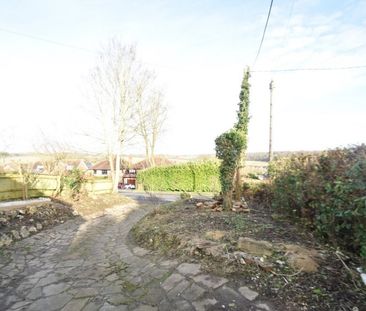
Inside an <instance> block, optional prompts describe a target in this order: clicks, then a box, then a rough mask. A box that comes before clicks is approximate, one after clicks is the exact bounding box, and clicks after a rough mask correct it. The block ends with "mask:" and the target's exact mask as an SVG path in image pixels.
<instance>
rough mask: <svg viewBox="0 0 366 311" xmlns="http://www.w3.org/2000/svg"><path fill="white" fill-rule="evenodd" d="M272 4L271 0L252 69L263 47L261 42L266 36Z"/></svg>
mask: <svg viewBox="0 0 366 311" xmlns="http://www.w3.org/2000/svg"><path fill="white" fill-rule="evenodd" d="M272 4H273V0H271V4H270V6H269V10H268V15H267V21H266V24H265V26H264V31H263V35H262V40H261V43H260V44H259V49H258V52H257V56H256V57H255V60H254V63H253V67H254V65H255V63H256V62H257V59H258V56H259V54H260V52H261V49H262V45H263V41H264V37H265V35H266V30H267V26H268V21H269V17H270V16H271V11H272Z"/></svg>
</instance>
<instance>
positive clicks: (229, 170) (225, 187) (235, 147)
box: [215, 129, 246, 209]
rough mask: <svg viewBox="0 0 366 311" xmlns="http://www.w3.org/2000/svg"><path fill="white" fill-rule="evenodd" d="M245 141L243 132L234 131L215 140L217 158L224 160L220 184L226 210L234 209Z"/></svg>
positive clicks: (221, 166)
mask: <svg viewBox="0 0 366 311" xmlns="http://www.w3.org/2000/svg"><path fill="white" fill-rule="evenodd" d="M245 139H246V138H245V136H244V135H243V134H242V133H241V132H239V131H237V130H234V129H232V130H230V131H228V132H225V133H223V134H221V135H220V136H219V137H217V138H216V140H215V143H216V156H217V158H219V159H220V160H222V162H221V164H220V183H221V189H222V196H223V200H224V202H223V205H224V209H231V207H232V192H233V188H234V176H235V172H236V169H237V168H238V165H239V161H240V157H241V154H242V151H243V148H244V146H245V142H246V140H245Z"/></svg>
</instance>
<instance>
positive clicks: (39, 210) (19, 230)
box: [0, 194, 132, 248]
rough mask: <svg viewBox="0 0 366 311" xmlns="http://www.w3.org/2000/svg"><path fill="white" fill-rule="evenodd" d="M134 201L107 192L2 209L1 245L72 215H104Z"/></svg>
mask: <svg viewBox="0 0 366 311" xmlns="http://www.w3.org/2000/svg"><path fill="white" fill-rule="evenodd" d="M130 202H132V200H130V199H128V198H125V197H122V196H120V195H118V194H105V195H99V196H93V197H88V196H83V197H80V198H79V199H78V200H77V201H75V200H71V199H65V198H62V199H53V200H52V201H51V202H42V203H37V204H30V205H24V206H18V207H14V208H7V209H6V210H0V248H2V247H5V246H9V245H10V244H11V243H13V242H14V241H17V240H21V239H24V238H27V237H28V236H30V235H33V234H35V233H37V232H39V231H42V230H44V229H46V228H50V227H53V226H56V225H58V224H61V223H64V222H65V221H67V220H69V219H71V218H74V217H78V216H81V217H87V216H90V215H93V216H101V215H103V214H104V211H105V210H106V209H108V208H111V207H113V206H116V205H119V204H126V203H130Z"/></svg>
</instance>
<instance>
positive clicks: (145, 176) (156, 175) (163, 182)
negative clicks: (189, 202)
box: [137, 161, 220, 192]
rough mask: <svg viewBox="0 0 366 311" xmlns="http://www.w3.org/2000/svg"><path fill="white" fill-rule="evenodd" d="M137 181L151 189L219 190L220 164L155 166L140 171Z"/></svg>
mask: <svg viewBox="0 0 366 311" xmlns="http://www.w3.org/2000/svg"><path fill="white" fill-rule="evenodd" d="M137 182H138V183H139V184H142V186H143V188H144V189H145V190H149V191H181V192H217V191H220V185H219V164H218V162H215V161H203V162H191V163H184V164H177V165H171V166H166V167H153V168H149V169H145V170H142V171H139V172H138V173H137Z"/></svg>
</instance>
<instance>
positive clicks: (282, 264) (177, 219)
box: [132, 200, 366, 310]
mask: <svg viewBox="0 0 366 311" xmlns="http://www.w3.org/2000/svg"><path fill="white" fill-rule="evenodd" d="M196 204H197V201H194V200H188V201H181V202H177V203H173V204H169V205H166V206H162V207H160V208H157V209H155V210H154V211H153V212H152V213H151V214H150V215H148V216H146V217H145V218H144V219H142V220H141V221H140V222H139V223H138V224H137V225H136V226H135V227H134V229H133V231H132V234H133V236H134V238H135V240H136V242H137V243H139V244H140V245H141V246H144V247H147V248H150V249H156V250H159V251H161V252H163V253H165V254H169V255H174V256H176V257H181V258H182V259H183V260H187V259H189V258H192V257H195V258H196V259H200V260H201V263H202V264H203V266H204V267H205V269H206V270H208V271H214V272H215V273H217V274H220V275H224V276H231V277H232V278H233V279H234V280H236V282H238V284H239V283H243V282H244V283H245V284H247V286H250V287H252V288H254V289H255V290H257V291H258V292H260V294H261V295H263V296H264V297H266V298H268V299H270V300H273V301H278V302H279V305H282V306H285V309H284V310H363V307H364V302H365V301H366V286H365V285H364V284H363V283H362V281H361V278H360V277H359V274H358V273H357V272H356V268H357V267H359V266H360V265H361V263H360V261H359V260H358V259H357V258H355V257H352V256H351V255H347V254H344V253H343V254H342V253H340V252H336V250H335V249H332V248H331V247H330V246H328V245H324V244H322V243H320V242H319V240H317V239H316V237H314V236H313V234H312V233H311V232H309V231H306V230H305V229H304V228H301V227H298V226H296V225H294V224H292V223H291V222H290V221H289V220H286V219H281V217H277V215H274V217H272V215H271V213H270V212H269V210H268V209H264V208H261V207H260V206H258V205H254V204H250V203H249V204H248V207H249V209H250V212H248V213H240V214H238V213H236V212H215V211H213V210H212V209H204V208H197V207H196ZM240 238H242V242H243V243H244V242H245V243H247V244H248V243H249V242H250V241H254V240H255V241H261V243H259V244H261V245H260V246H261V247H262V246H263V247H264V246H265V248H266V252H263V253H260V254H259V255H258V253H257V254H250V253H249V251H247V252H243V251H240V249H239V248H238V241H239V239H240ZM243 239H244V240H243ZM249 244H250V243H249ZM250 247H253V245H252V244H250ZM258 247H259V246H258ZM268 249H270V251H268ZM340 256H341V259H342V260H340V258H339V257H340ZM301 264H303V265H305V264H306V265H307V266H306V270H304V269H302V268H300V267H301V266H300V265H301ZM345 265H346V266H347V268H346V267H345ZM305 271H308V272H305ZM354 272H355V273H354ZM355 308H358V309H355Z"/></svg>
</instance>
